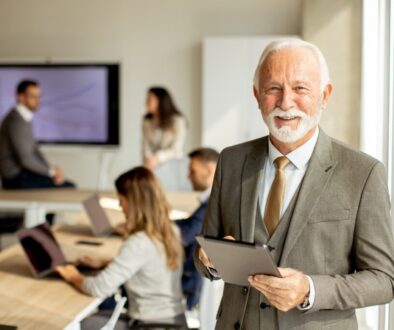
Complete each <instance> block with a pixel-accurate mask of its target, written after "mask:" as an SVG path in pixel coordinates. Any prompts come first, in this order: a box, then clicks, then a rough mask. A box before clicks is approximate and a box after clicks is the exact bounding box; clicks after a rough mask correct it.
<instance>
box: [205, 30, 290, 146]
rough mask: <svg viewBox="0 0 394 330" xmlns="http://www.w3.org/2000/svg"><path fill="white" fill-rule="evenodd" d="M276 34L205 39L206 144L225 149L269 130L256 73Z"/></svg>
mask: <svg viewBox="0 0 394 330" xmlns="http://www.w3.org/2000/svg"><path fill="white" fill-rule="evenodd" d="M283 37H285V36H283ZM275 38H277V37H276V36H275V37H270V36H266V37H244V38H242V37H236V38H229V37H225V38H217V37H216V38H207V39H204V43H203V90H202V100H203V104H202V124H201V126H202V143H203V144H204V145H207V146H209V147H213V148H215V149H217V150H222V149H223V148H225V147H227V146H228V145H229V144H231V145H233V144H238V143H241V142H244V141H248V140H253V139H256V138H259V137H261V136H262V135H267V134H268V128H267V126H266V125H265V123H264V122H263V119H262V116H261V112H260V110H259V108H258V105H257V102H256V99H255V98H254V96H253V77H254V72H255V70H256V64H257V63H258V61H259V59H260V57H261V53H262V50H263V49H264V48H265V47H266V46H267V45H268V44H269V43H270V42H271V41H272V40H273V39H275ZM234 49H236V50H237V52H236V53H235V52H234Z"/></svg>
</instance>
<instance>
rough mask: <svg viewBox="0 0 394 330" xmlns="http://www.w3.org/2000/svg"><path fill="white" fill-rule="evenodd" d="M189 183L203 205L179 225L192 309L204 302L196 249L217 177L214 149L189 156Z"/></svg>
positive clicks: (184, 284) (185, 288)
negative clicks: (195, 264)
mask: <svg viewBox="0 0 394 330" xmlns="http://www.w3.org/2000/svg"><path fill="white" fill-rule="evenodd" d="M189 158H190V164H189V180H190V181H191V183H192V186H193V189H194V190H195V191H200V192H201V196H200V206H199V207H198V208H197V210H195V212H194V213H193V214H192V215H191V216H190V218H188V219H184V220H179V221H177V222H176V224H177V225H178V226H179V228H180V230H181V233H182V240H183V245H184V248H185V256H186V260H185V263H184V265H183V276H182V287H183V291H184V293H185V295H186V297H187V308H188V309H189V310H190V309H192V308H193V307H194V306H196V305H197V304H198V302H199V300H200V292H201V286H202V277H201V275H200V273H199V272H198V271H197V270H196V268H195V267H194V261H193V250H194V248H195V246H196V239H195V237H196V235H198V234H200V232H201V229H202V224H203V222H204V218H205V211H206V209H207V207H208V199H209V195H210V193H211V187H212V183H213V178H214V175H215V170H216V164H217V161H218V159H219V153H218V152H217V151H215V150H213V149H210V148H201V149H197V150H194V151H192V152H191V153H189Z"/></svg>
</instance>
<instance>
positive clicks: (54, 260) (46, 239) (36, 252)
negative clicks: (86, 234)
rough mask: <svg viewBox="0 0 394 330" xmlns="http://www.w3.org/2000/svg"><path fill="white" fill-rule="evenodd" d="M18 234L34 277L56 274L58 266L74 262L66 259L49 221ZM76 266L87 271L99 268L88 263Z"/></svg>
mask: <svg viewBox="0 0 394 330" xmlns="http://www.w3.org/2000/svg"><path fill="white" fill-rule="evenodd" d="M16 235H17V237H18V240H19V243H20V244H21V246H22V248H23V251H24V252H25V254H26V256H27V259H28V261H29V266H30V269H31V271H32V273H33V275H34V277H37V278H43V277H47V276H50V275H55V274H56V271H55V269H56V267H57V266H62V265H66V264H71V263H72V262H70V261H67V260H66V258H65V256H64V254H63V251H62V249H61V248H60V245H59V243H58V242H57V240H56V238H55V236H54V235H53V233H52V230H51V228H50V227H49V225H48V224H47V223H44V224H41V225H38V226H36V227H33V228H25V229H22V230H19V231H18V232H17V233H16ZM76 267H77V268H78V269H79V270H81V271H82V272H85V273H86V272H88V273H89V272H91V271H97V269H92V268H90V267H88V266H86V265H81V266H78V265H77V266H76Z"/></svg>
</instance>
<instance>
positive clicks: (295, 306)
mask: <svg viewBox="0 0 394 330" xmlns="http://www.w3.org/2000/svg"><path fill="white" fill-rule="evenodd" d="M331 91H332V85H331V84H330V82H329V74H328V68H327V64H326V62H325V59H324V57H323V55H322V54H321V52H320V51H319V49H318V48H317V47H316V46H314V45H312V44H310V43H307V42H304V41H301V40H297V39H283V40H278V41H275V42H273V43H271V44H270V45H269V46H268V47H267V48H266V49H265V51H264V52H263V54H262V57H261V59H260V62H259V64H258V67H257V69H256V74H255V81H254V94H255V97H256V99H257V102H258V105H259V108H260V110H261V113H262V116H263V119H264V121H265V123H266V124H267V126H268V128H269V132H270V133H269V136H268V137H263V138H261V139H257V140H254V141H249V142H246V143H243V144H240V145H237V146H233V147H229V148H227V149H225V150H224V151H223V152H222V154H221V156H220V159H219V163H218V167H217V171H216V174H215V181H214V184H213V189H212V194H211V198H210V201H209V206H208V210H207V216H206V219H205V222H204V227H203V234H205V235H210V236H216V237H227V238H229V239H235V240H240V241H247V242H255V243H258V244H262V243H266V244H269V245H271V246H273V247H274V248H275V249H274V250H273V251H272V253H273V257H274V259H275V261H276V263H277V264H278V265H279V267H280V268H279V270H280V272H281V274H282V278H276V277H270V276H264V275H254V276H250V278H249V283H250V286H249V287H240V286H236V285H231V284H226V286H225V290H224V293H223V298H222V303H221V306H220V308H219V311H218V321H217V326H216V328H217V329H226V330H227V329H247V330H255V329H264V330H265V329H267V330H275V329H294V330H295V329H297V330H301V329H303V330H304V329H305V330H307V329H311V330H312V329H336V330H341V329H343V330H345V329H346V330H349V329H357V320H356V316H355V308H359V307H364V306H370V305H377V304H384V303H387V302H390V301H391V300H392V299H393V292H394V290H393V288H394V243H393V236H392V232H391V228H390V225H389V220H390V217H389V198H388V194H387V187H386V178H385V170H384V167H383V165H382V164H381V163H380V162H379V161H377V160H375V159H373V158H371V157H369V156H367V155H365V154H363V153H361V152H358V151H355V150H352V149H351V148H349V147H347V146H345V145H343V144H341V143H339V142H337V141H335V140H333V139H331V138H330V137H328V136H327V135H326V134H325V133H324V132H323V130H322V129H320V128H319V127H318V123H319V120H320V116H321V114H322V111H323V110H324V109H325V108H326V106H327V103H328V100H329V97H330V94H331ZM195 261H196V266H197V267H198V268H199V270H200V271H201V272H203V273H204V274H205V275H206V276H207V277H210V278H214V273H213V272H210V271H209V269H208V266H209V267H214V265H212V264H211V263H210V260H209V258H208V257H207V255H206V254H205V252H204V251H203V250H202V249H198V250H197V251H196V255H195ZM236 266H237V265H234V267H236Z"/></svg>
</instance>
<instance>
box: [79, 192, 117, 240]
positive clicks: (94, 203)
mask: <svg viewBox="0 0 394 330" xmlns="http://www.w3.org/2000/svg"><path fill="white" fill-rule="evenodd" d="M82 204H83V207H84V209H85V211H86V213H87V215H88V218H89V220H90V222H91V224H92V231H93V234H94V235H95V236H108V235H119V234H118V233H116V232H115V231H114V229H113V227H112V226H111V223H110V221H109V219H108V216H107V214H106V213H105V210H104V209H103V207H102V206H101V205H100V197H99V196H98V195H97V194H95V195H92V196H90V197H89V198H87V199H85V200H84V201H83V202H82Z"/></svg>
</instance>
